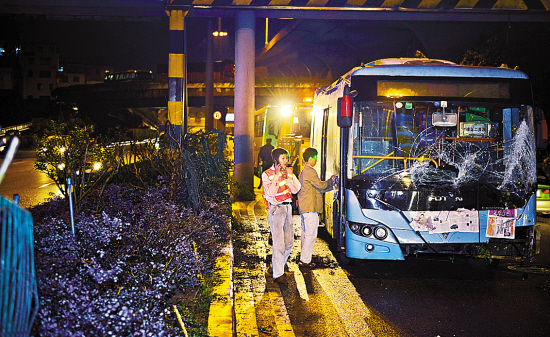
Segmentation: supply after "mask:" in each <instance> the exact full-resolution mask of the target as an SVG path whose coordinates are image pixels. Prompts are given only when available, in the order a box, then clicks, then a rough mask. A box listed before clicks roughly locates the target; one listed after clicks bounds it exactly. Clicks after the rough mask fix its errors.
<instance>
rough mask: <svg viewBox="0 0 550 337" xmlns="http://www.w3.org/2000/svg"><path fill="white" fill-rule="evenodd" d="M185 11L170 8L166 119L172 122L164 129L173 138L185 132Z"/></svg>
mask: <svg viewBox="0 0 550 337" xmlns="http://www.w3.org/2000/svg"><path fill="white" fill-rule="evenodd" d="M186 14H187V11H183V10H171V11H170V12H169V15H170V45H169V54H168V120H169V121H170V123H171V124H172V127H171V128H170V129H169V130H165V132H167V133H168V135H169V136H170V137H173V138H174V140H179V139H180V137H181V135H182V133H185V132H187V114H186V110H187V109H186V108H185V107H186V103H187V102H186V101H185V99H186V97H185V87H186V85H185V84H186V79H185V40H184V39H185V36H184V28H185V16H186Z"/></svg>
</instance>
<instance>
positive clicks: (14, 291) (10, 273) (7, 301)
mask: <svg viewBox="0 0 550 337" xmlns="http://www.w3.org/2000/svg"><path fill="white" fill-rule="evenodd" d="M0 222H1V226H2V232H1V235H2V236H1V240H2V241H1V246H0V254H1V256H0V258H1V260H0V336H28V335H29V334H30V331H31V328H32V324H33V322H34V319H35V317H36V313H37V312H38V289H37V284H36V276H35V271H34V251H33V235H32V229H33V224H32V216H31V214H30V213H29V212H27V211H25V210H23V209H21V208H20V207H19V206H17V205H16V204H15V203H13V202H11V201H9V200H7V199H4V198H3V197H0Z"/></svg>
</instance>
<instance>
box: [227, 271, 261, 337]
mask: <svg viewBox="0 0 550 337" xmlns="http://www.w3.org/2000/svg"><path fill="white" fill-rule="evenodd" d="M233 272H234V273H235V275H236V276H235V279H238V280H239V287H238V289H237V288H235V308H234V310H235V322H236V324H235V329H236V332H237V334H236V335H237V336H242V337H251V336H259V333H258V325H257V322H256V305H255V304H256V302H255V301H254V293H253V289H252V282H251V279H250V277H247V276H248V275H247V274H248V269H247V268H245V269H243V268H234V269H233Z"/></svg>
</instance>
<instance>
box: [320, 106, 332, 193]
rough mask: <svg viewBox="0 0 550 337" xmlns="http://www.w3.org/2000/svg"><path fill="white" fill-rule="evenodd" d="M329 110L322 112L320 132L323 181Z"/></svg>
mask: <svg viewBox="0 0 550 337" xmlns="http://www.w3.org/2000/svg"><path fill="white" fill-rule="evenodd" d="M329 110H330V109H329V108H326V109H324V110H323V132H321V174H320V178H321V180H325V179H326V175H327V137H328V136H327V133H328V114H329ZM323 196H324V194H323Z"/></svg>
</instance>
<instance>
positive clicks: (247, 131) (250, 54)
mask: <svg viewBox="0 0 550 337" xmlns="http://www.w3.org/2000/svg"><path fill="white" fill-rule="evenodd" d="M254 29H255V17H254V12H253V11H244V10H243V11H239V12H238V14H237V16H236V32H235V138H234V141H235V172H234V176H233V179H234V180H235V182H237V183H240V184H241V185H242V186H243V187H249V188H250V189H252V188H253V184H254V167H253V166H254V161H253V159H252V147H253V137H254V110H255V109H254V95H255V93H254V67H255V43H254V42H255V41H254Z"/></svg>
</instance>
